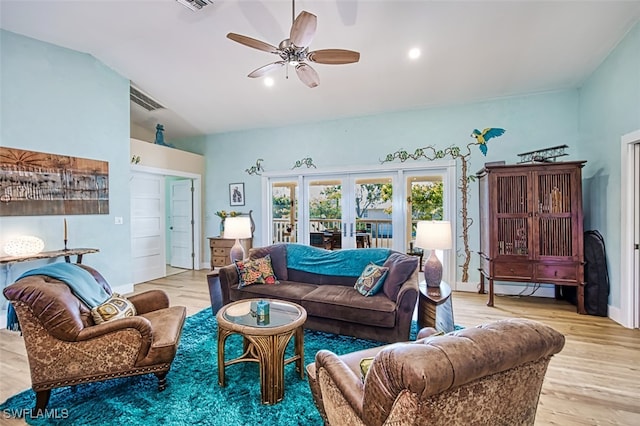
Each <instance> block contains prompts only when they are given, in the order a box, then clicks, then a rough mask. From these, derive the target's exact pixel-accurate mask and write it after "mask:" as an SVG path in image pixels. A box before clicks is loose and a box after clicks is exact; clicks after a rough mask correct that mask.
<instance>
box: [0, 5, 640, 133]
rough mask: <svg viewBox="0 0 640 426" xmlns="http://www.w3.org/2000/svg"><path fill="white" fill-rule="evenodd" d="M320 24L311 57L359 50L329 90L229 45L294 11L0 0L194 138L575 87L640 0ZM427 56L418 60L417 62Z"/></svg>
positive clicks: (325, 8)
mask: <svg viewBox="0 0 640 426" xmlns="http://www.w3.org/2000/svg"><path fill="white" fill-rule="evenodd" d="M301 10H306V11H308V12H311V13H313V14H315V15H317V17H318V30H317V33H316V36H315V39H314V40H313V42H312V43H311V46H310V50H315V49H326V48H342V49H349V50H356V51H359V52H360V53H361V58H360V62H359V63H357V64H349V65H323V64H313V68H314V69H315V70H316V71H317V72H318V74H319V75H320V86H319V87H316V88H313V89H310V88H308V87H306V86H305V85H303V84H302V83H301V82H300V81H299V80H298V79H297V76H296V75H295V72H292V71H293V70H289V71H290V72H289V79H286V78H285V68H282V69H280V70H278V71H276V72H275V73H273V74H271V75H270V76H271V77H273V78H274V79H275V85H274V86H273V87H270V88H268V87H266V86H265V85H264V84H263V80H262V79H250V78H247V77H246V76H247V74H248V73H249V72H251V71H253V70H254V69H256V68H258V67H260V66H262V65H265V64H267V63H270V62H273V61H275V60H277V59H278V57H276V56H275V55H272V54H269V53H266V52H262V51H259V50H255V49H251V48H248V47H245V46H243V45H240V44H238V43H235V42H233V41H231V40H229V39H227V38H226V34H227V33H228V32H235V33H239V34H243V35H247V36H250V37H253V38H257V39H259V40H263V41H265V42H268V43H270V44H273V45H277V44H278V43H279V42H280V41H281V40H282V39H284V38H287V37H288V34H289V28H290V26H291V21H292V15H291V2H290V1H284V0H268V1H261V2H258V1H244V0H217V1H215V3H214V4H213V5H209V6H207V7H205V8H204V9H202V10H201V11H199V12H192V11H190V10H189V9H187V8H185V7H184V6H182V5H180V4H179V3H178V2H176V1H175V0H128V1H124V0H83V1H80V0H74V1H61V0H48V1H36V0H28V1H25V0H0V24H1V25H0V26H1V27H2V28H3V29H5V30H8V31H12V32H15V33H18V34H22V35H26V36H29V37H33V38H35V39H38V40H43V41H47V42H49V43H53V44H56V45H59V46H64V47H68V48H70V49H74V50H77V51H81V52H87V53H89V54H91V55H93V56H94V57H96V58H97V59H99V60H100V61H102V62H103V63H105V64H106V65H107V66H109V67H111V68H112V69H114V70H115V71H117V72H118V73H119V74H121V75H123V76H125V77H126V78H128V79H130V80H131V82H132V83H133V84H134V85H135V86H137V87H138V88H140V89H141V90H142V91H144V92H145V93H146V94H148V95H150V96H151V97H153V98H154V99H156V100H157V101H159V102H160V103H161V104H163V105H164V106H166V107H167V110H165V111H156V112H153V113H149V112H146V111H145V110H143V109H141V108H139V107H137V106H136V105H132V108H131V117H132V122H134V123H137V124H140V125H142V126H144V127H146V128H148V129H150V130H153V129H154V128H155V124H156V123H158V122H159V123H163V124H164V126H165V138H166V139H167V140H169V141H171V140H172V139H175V138H180V137H184V136H192V135H200V134H209V133H219V132H227V131H233V130H239V129H248V128H260V127H272V126H282V125H286V124H294V123H306V122H313V121H321V120H331V119H336V118H342V117H352V116H361V115H369V114H375V113H382V112H388V111H398V110H407V109H415V108H421V107H429V106H437V105H450V104H455V103H461V102H470V101H476V100H483V99H490V98H496V97H503V96H510V95H517V94H524V93H532V92H541V91H550V90H558V89H565V88H574V87H579V86H580V85H581V83H582V82H583V81H584V80H585V79H586V78H587V77H588V76H589V75H590V74H591V73H592V72H593V71H594V70H595V69H596V68H597V67H598V65H599V64H600V63H601V62H602V61H603V60H604V59H605V58H606V56H607V54H608V53H609V52H611V50H612V49H613V48H615V46H616V44H617V43H618V42H619V41H620V40H621V39H622V38H623V37H624V36H625V34H626V33H627V32H628V31H629V29H630V28H631V27H632V26H633V25H634V23H635V22H638V20H639V18H640V1H613V0H611V1H607V0H600V1H592V2H585V1H517V0H512V1H492V2H489V1H464V2H463V1H427V0H424V1H418V0H413V1H406V0H324V1H319V0H316V1H311V0H298V1H296V13H298V12H299V11H301ZM412 47H420V48H421V49H422V56H421V57H420V58H419V60H417V61H410V60H409V59H408V56H407V52H408V50H409V49H410V48H412Z"/></svg>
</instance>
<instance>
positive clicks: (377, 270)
mask: <svg viewBox="0 0 640 426" xmlns="http://www.w3.org/2000/svg"><path fill="white" fill-rule="evenodd" d="M388 271H389V268H385V267H384V266H378V265H376V264H375V263H369V264H368V265H367V266H365V268H364V271H362V274H360V276H359V277H358V280H357V281H356V284H355V285H354V286H353V287H354V288H355V289H356V290H358V292H359V293H360V294H362V295H363V296H373V295H374V294H376V293H377V292H378V291H379V290H380V289H381V288H382V285H383V284H384V279H385V278H386V277H387V272H388Z"/></svg>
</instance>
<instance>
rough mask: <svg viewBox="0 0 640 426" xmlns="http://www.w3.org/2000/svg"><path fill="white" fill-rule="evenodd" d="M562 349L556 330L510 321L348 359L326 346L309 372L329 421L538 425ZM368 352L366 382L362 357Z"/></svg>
mask: <svg viewBox="0 0 640 426" xmlns="http://www.w3.org/2000/svg"><path fill="white" fill-rule="evenodd" d="M419 337H421V336H419ZM563 346H564V336H563V335H562V334H560V333H558V332H557V331H555V330H553V329H552V328H550V327H548V326H546V325H543V324H541V323H538V322H535V321H530V320H525V319H509V320H501V321H496V322H493V323H489V324H486V325H481V326H478V327H476V328H469V329H465V330H461V331H457V332H454V333H450V334H447V335H444V336H431V337H426V338H422V339H418V340H416V341H415V342H405V343H394V344H391V345H387V346H382V347H379V348H374V349H368V350H365V351H360V352H354V353H351V354H347V355H343V356H337V355H335V354H334V353H332V352H329V351H326V350H322V351H319V352H318V353H317V354H316V362H315V363H312V364H309V365H308V366H307V373H308V375H309V386H310V387H311V391H312V394H313V397H314V400H315V403H316V406H317V407H318V410H319V411H320V413H321V414H322V416H323V418H324V419H325V422H326V424H328V425H343V424H349V425H366V426H375V425H385V424H403V425H425V424H428V425H455V424H464V425H474V424H476V425H478V424H492V425H514V424H518V425H533V424H534V420H535V415H536V409H537V406H538V398H539V396H540V390H541V388H542V382H543V379H544V375H545V373H546V370H547V365H548V364H549V360H550V358H551V356H552V355H554V354H556V353H558V352H560V351H561V350H562V348H563ZM371 356H375V358H374V359H373V362H372V364H371V367H370V369H369V372H368V373H367V375H366V378H365V380H364V382H363V381H362V378H361V374H360V366H359V364H360V360H361V359H362V358H366V357H371Z"/></svg>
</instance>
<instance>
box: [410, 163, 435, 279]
mask: <svg viewBox="0 0 640 426" xmlns="http://www.w3.org/2000/svg"><path fill="white" fill-rule="evenodd" d="M406 192H407V194H408V196H407V204H408V208H407V226H406V231H405V232H406V241H408V242H409V244H408V245H409V246H408V248H407V253H409V254H412V255H414V256H420V257H421V258H423V260H424V259H426V257H424V254H423V251H422V249H421V248H417V247H414V246H413V243H414V241H415V239H416V224H417V223H418V221H420V220H443V219H444V182H443V179H442V176H433V175H415V176H408V177H407V179H406ZM426 254H427V255H428V254H429V253H426ZM436 256H438V259H443V257H444V256H443V253H442V250H437V251H436ZM420 270H422V265H420Z"/></svg>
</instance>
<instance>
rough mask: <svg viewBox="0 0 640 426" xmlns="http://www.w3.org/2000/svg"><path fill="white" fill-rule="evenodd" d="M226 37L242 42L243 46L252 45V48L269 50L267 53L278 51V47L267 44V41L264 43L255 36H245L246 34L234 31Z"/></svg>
mask: <svg viewBox="0 0 640 426" xmlns="http://www.w3.org/2000/svg"><path fill="white" fill-rule="evenodd" d="M227 38H228V39H231V40H233V41H235V42H238V43H240V44H244V45H245V46H249V47H253V48H254V49H258V50H262V51H264V52H269V53H276V54H277V53H278V48H277V47H275V46H273V45H271V44H269V43H265V42H264V41H260V40H256V39H255V38H251V37H247V36H243V35H241V34H236V33H229V34H227Z"/></svg>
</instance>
